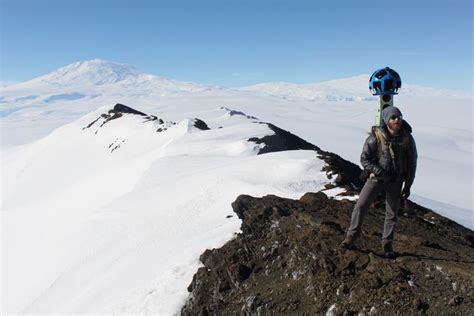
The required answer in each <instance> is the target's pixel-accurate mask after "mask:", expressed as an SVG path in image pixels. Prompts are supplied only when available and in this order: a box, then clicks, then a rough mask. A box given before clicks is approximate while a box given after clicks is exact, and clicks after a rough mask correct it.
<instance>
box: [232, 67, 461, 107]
mask: <svg viewBox="0 0 474 316" xmlns="http://www.w3.org/2000/svg"><path fill="white" fill-rule="evenodd" d="M369 78H370V75H369V74H363V75H359V76H355V77H350V78H343V79H336V80H329V81H324V82H318V83H306V84H296V83H290V82H266V83H259V84H256V85H253V86H248V87H242V88H239V90H240V91H247V92H252V93H256V94H262V95H270V96H275V97H280V98H283V99H287V100H310V101H338V102H340V101H373V100H375V99H376V98H377V97H375V96H372V95H371V94H370V92H369V87H368V82H369ZM401 95H403V96H420V95H422V96H423V95H432V96H433V95H444V96H463V97H465V96H470V94H469V93H468V92H465V91H455V90H445V89H444V90H443V89H434V88H430V87H422V86H418V85H412V84H403V85H402V93H401Z"/></svg>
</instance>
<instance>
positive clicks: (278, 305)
mask: <svg viewBox="0 0 474 316" xmlns="http://www.w3.org/2000/svg"><path fill="white" fill-rule="evenodd" d="M383 206H384V205H383V204H381V203H375V204H374V206H371V208H370V209H369V212H368V213H367V215H366V218H365V221H364V229H363V234H362V236H361V238H360V239H359V240H358V243H359V245H358V248H357V249H356V250H343V249H341V248H339V247H338V245H339V243H340V242H341V241H342V240H343V238H344V232H345V229H346V228H347V226H348V224H349V221H350V214H351V210H352V209H353V207H354V202H350V201H337V200H335V199H330V198H327V197H326V196H325V195H324V194H323V193H307V194H305V195H303V196H302V197H301V198H300V199H299V200H291V199H285V198H280V197H277V196H274V195H268V196H264V197H262V198H254V197H251V196H248V195H241V196H239V197H237V199H236V200H235V202H234V203H232V207H233V210H234V212H235V213H236V214H237V215H238V216H239V218H240V219H241V220H242V225H241V230H242V232H241V233H239V234H238V235H237V236H236V237H235V238H234V239H232V240H231V241H229V242H227V243H226V244H225V245H224V246H223V247H221V248H219V249H212V250H206V251H205V252H204V253H203V254H202V256H201V258H200V260H201V261H202V262H203V264H204V267H201V268H200V269H199V270H198V271H197V273H196V274H195V276H194V277H193V280H192V282H191V284H190V286H189V287H188V290H189V292H190V295H189V298H188V300H187V302H186V304H185V306H184V307H183V309H182V311H181V313H182V314H183V315H196V314H199V313H201V312H202V311H203V310H205V311H207V313H208V314H209V315H241V314H242V315H244V314H246V315H258V314H259V313H260V314H261V315H267V314H268V315H271V314H285V315H320V314H325V313H326V312H327V309H328V308H329V306H331V305H332V304H334V303H336V302H337V308H336V310H335V312H336V313H339V314H343V313H346V314H347V315H350V313H353V314H358V313H364V314H366V315H368V314H370V313H371V312H370V311H371V310H372V314H374V313H376V314H380V315H393V314H402V315H413V314H419V313H423V312H428V313H429V312H431V311H433V313H436V314H439V315H455V314H459V315H462V314H466V311H469V310H473V309H474V302H473V297H474V295H473V293H472V288H473V279H472V271H473V270H474V253H473V252H472V248H471V247H470V244H469V242H468V241H467V240H466V237H465V236H471V235H473V233H472V231H470V230H468V229H466V228H464V227H462V226H459V225H457V224H449V225H447V224H446V225H445V224H443V223H445V221H444V220H439V218H440V217H439V215H437V214H435V215H431V214H434V213H432V212H431V211H427V209H423V208H418V207H417V206H416V205H415V204H413V205H412V206H411V207H413V208H414V210H415V212H414V215H413V216H412V217H403V216H401V217H400V218H399V222H398V225H397V231H396V237H395V241H394V248H395V249H396V250H397V253H399V255H398V257H397V259H396V260H388V259H386V258H384V257H383V256H382V254H381V253H380V252H381V247H380V234H381V231H382V227H383V223H384V213H385V211H384V210H383V209H380V207H383ZM429 212H430V216H437V219H436V220H437V223H438V224H436V225H434V228H430V229H428V228H426V226H425V225H424V223H425V221H424V220H423V218H424V216H425V214H428V213H429ZM426 240H429V241H430V244H429V245H431V246H433V245H440V246H441V248H444V249H445V250H442V249H439V248H440V247H436V246H435V247H430V246H429V245H428V244H426V246H420V245H421V244H422V243H423V242H424V241H426ZM441 264H442V268H439V265H441ZM426 275H429V276H430V277H429V278H427V277H426ZM409 282H411V283H409ZM454 282H456V289H455V291H456V297H455V298H452V299H451V300H450V301H449V303H448V300H447V299H446V300H442V299H440V298H441V297H443V295H445V294H444V293H452V291H453V283H454ZM412 284H416V286H412ZM444 297H445V296H444ZM372 307H374V309H372Z"/></svg>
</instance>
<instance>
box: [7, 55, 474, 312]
mask: <svg viewBox="0 0 474 316" xmlns="http://www.w3.org/2000/svg"><path fill="white" fill-rule="evenodd" d="M402 78H403V74H402ZM367 81H368V76H365V75H362V76H358V77H354V78H347V79H341V80H333V81H330V82H326V83H319V84H308V85H294V84H288V83H266V84H261V85H256V86H252V87H245V88H239V89H226V88H221V87H214V86H207V85H199V84H194V83H183V82H179V81H176V80H170V79H165V78H161V77H158V76H154V75H149V74H144V73H141V72H140V71H138V70H136V69H134V68H131V67H129V66H125V65H121V64H117V63H111V62H107V61H103V60H93V61H85V62H78V63H74V64H71V65H68V66H66V67H63V68H61V69H58V70H57V71H55V72H52V73H50V74H48V75H45V76H43V77H39V78H36V79H33V80H30V81H27V82H23V83H17V84H12V85H8V86H6V87H3V88H1V90H0V91H1V93H0V123H1V139H2V141H1V145H2V146H1V166H2V169H1V171H2V188H1V197H2V198H1V203H2V204H1V226H2V242H1V246H2V262H1V263H2V308H1V310H2V312H3V313H109V312H110V313H144V312H147V313H159V314H173V313H175V312H177V311H178V310H179V309H180V307H181V305H182V304H183V302H184V300H185V298H186V296H187V290H186V287H187V286H188V285H189V283H190V282H191V279H192V276H193V274H194V273H195V271H196V270H197V268H198V267H199V266H200V263H199V255H200V254H201V253H202V252H203V251H204V250H205V249H206V248H212V247H219V246H221V245H222V244H223V243H225V242H226V241H228V240H229V239H231V238H232V236H233V235H234V234H235V233H236V232H238V231H239V226H240V221H239V220H238V219H237V218H236V216H235V214H233V212H232V208H231V203H232V202H233V201H234V200H235V198H236V197H237V196H238V195H240V194H250V195H253V196H263V195H266V194H275V195H279V196H282V197H290V198H299V197H300V196H301V195H302V194H304V193H305V192H308V191H313V192H314V191H319V190H322V189H324V186H325V185H326V184H328V183H330V181H331V180H329V179H328V178H327V175H326V174H325V173H324V172H322V171H321V169H322V168H323V166H324V162H323V161H321V160H319V159H317V158H316V155H315V153H314V152H312V151H284V152H278V153H269V154H263V155H257V153H258V150H259V149H260V148H261V145H259V144H256V143H255V142H250V141H248V139H249V138H252V137H257V138H261V137H263V136H265V135H271V134H273V131H272V130H270V129H269V128H268V126H267V125H265V124H258V122H269V123H272V124H274V125H276V126H278V127H280V128H283V129H285V130H288V131H290V132H291V133H293V134H295V135H298V136H299V137H301V138H303V139H305V140H307V141H308V142H311V143H313V144H315V145H317V146H319V147H321V148H322V149H323V150H327V151H331V152H335V153H337V154H339V155H341V156H342V157H343V158H345V159H347V160H350V161H353V162H354V163H358V162H359V155H360V151H361V148H362V144H363V142H364V140H365V137H366V136H367V131H368V130H369V129H370V126H371V125H372V124H373V122H374V121H375V110H376V106H377V100H376V98H374V97H372V96H371V95H370V94H369V93H368V89H367ZM405 92H406V93H405ZM116 103H123V104H125V105H128V106H130V107H132V108H134V109H135V110H138V111H140V112H143V113H145V114H146V115H139V114H131V113H126V114H123V115H122V116H120V117H117V118H114V119H111V116H112V114H113V113H112V114H110V113H109V112H108V111H109V110H110V109H112V108H113V106H114V104H116ZM395 105H397V106H399V107H400V108H401V110H402V112H403V113H404V118H405V119H406V120H407V121H408V122H409V123H410V124H411V125H412V126H413V129H414V133H413V135H414V137H415V140H416V142H417V147H418V152H419V162H418V172H417V178H416V179H415V184H414V186H413V188H412V197H411V199H412V200H413V201H415V202H418V203H420V204H422V205H424V206H426V207H430V208H433V209H434V210H436V211H437V212H439V213H440V214H441V215H444V216H446V217H448V218H451V219H453V220H455V221H457V222H458V223H460V224H462V225H464V226H466V227H469V228H471V229H473V228H474V218H473V207H472V206H473V196H474V194H473V187H472V179H473V176H474V174H473V164H474V162H473V159H472V158H473V157H472V151H473V129H472V128H473V124H472V122H473V114H472V94H470V93H466V92H459V91H441V90H434V89H430V88H424V87H418V86H415V85H405V84H404V86H402V89H401V92H400V95H399V96H396V99H395ZM103 114H104V115H103ZM102 115H103V116H102ZM153 116H155V118H154V117H153ZM197 119H199V120H202V121H204V122H205V123H206V124H207V126H208V127H209V128H210V129H200V128H199V127H198V126H199V125H198V124H197V122H199V121H198V120H197ZM335 194H337V193H335Z"/></svg>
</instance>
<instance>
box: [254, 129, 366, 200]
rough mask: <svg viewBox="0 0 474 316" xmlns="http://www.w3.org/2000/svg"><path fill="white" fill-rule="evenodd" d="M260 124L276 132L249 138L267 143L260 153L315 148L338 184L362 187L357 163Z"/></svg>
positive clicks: (290, 134)
mask: <svg viewBox="0 0 474 316" xmlns="http://www.w3.org/2000/svg"><path fill="white" fill-rule="evenodd" d="M258 124H266V125H267V126H268V127H269V128H270V129H271V130H272V131H273V132H274V134H272V135H268V136H264V137H262V138H257V137H252V138H250V139H248V141H250V142H255V143H257V144H264V145H265V146H264V147H262V148H261V149H260V150H259V152H258V154H259V155H261V154H266V153H270V152H277V151H284V150H314V151H315V152H316V155H317V157H318V158H319V159H322V160H324V161H325V162H326V163H327V165H326V167H325V168H324V170H323V171H326V173H327V174H328V176H329V177H330V178H331V177H332V176H334V177H336V179H335V182H336V184H337V185H338V186H345V187H346V189H347V190H348V191H351V190H353V189H354V188H362V186H363V184H364V183H363V181H361V180H360V178H359V177H360V174H361V172H362V170H361V169H360V168H359V166H357V165H356V164H354V163H352V162H350V161H348V160H345V159H343V158H342V157H340V156H339V155H336V154H334V153H331V152H327V151H324V150H322V149H321V148H319V147H318V146H316V145H314V144H311V143H309V142H307V141H305V140H304V139H302V138H300V137H298V136H296V135H294V134H292V133H290V132H288V131H285V130H283V129H281V128H279V127H277V126H275V125H273V124H270V123H258Z"/></svg>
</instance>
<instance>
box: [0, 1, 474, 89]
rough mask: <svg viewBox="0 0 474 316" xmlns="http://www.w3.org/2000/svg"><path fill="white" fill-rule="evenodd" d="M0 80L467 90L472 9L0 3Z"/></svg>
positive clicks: (453, 4) (467, 5) (385, 4)
mask: <svg viewBox="0 0 474 316" xmlns="http://www.w3.org/2000/svg"><path fill="white" fill-rule="evenodd" d="M0 1H1V79H2V80H13V81H23V80H28V79H31V78H33V77H36V76H39V75H43V74H46V73H48V72H50V71H52V70H54V69H56V68H58V67H61V66H64V65H67V64H69V63H72V62H75V61H80V60H88V59H94V58H101V59H105V60H111V61H117V62H121V63H125V64H129V65H132V66H135V67H137V68H139V69H141V70H143V71H145V72H148V73H153V74H156V75H161V76H165V77H170V78H174V79H178V80H186V81H194V82H200V83H212V84H218V85H223V86H244V85H250V84H255V83H258V82H268V81H288V82H295V83H308V82H318V81H324V80H330V79H336V78H344V77H349V76H354V75H359V74H370V73H372V72H373V71H374V70H375V69H377V68H381V67H385V66H390V67H392V68H394V69H396V70H397V71H398V72H399V73H400V74H401V76H402V79H403V80H404V81H405V82H409V83H416V84H421V85H426V86H432V87H436V88H460V89H463V90H472V75H473V66H472V39H473V37H472V26H473V25H472V13H473V10H472V1H469V0H438V1H436V0H432V1H428V0H418V1H417V0H412V1H408V0H397V1H376V0H371V1H366V0H352V1H350V0H346V1H344V0H332V1H330V0H322V1H302V0H293V1H290V0H287V1H278V0H273V1H266V0H260V1H259V0H254V1H247V0H241V1H233V0H229V1H224V0H222V1H217V0H215V1H210V0H207V1H204V0H203V1H200V0H194V1H191V0H188V1H180V0H176V1H160V0H158V1H152V0H129V1H125V0H117V1H115V0H101V1H92V0H80V1H79V0H77V1H76V0H63V1H59V0H49V1H47V0H37V1H33V0H29V1H27V0H0Z"/></svg>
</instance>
